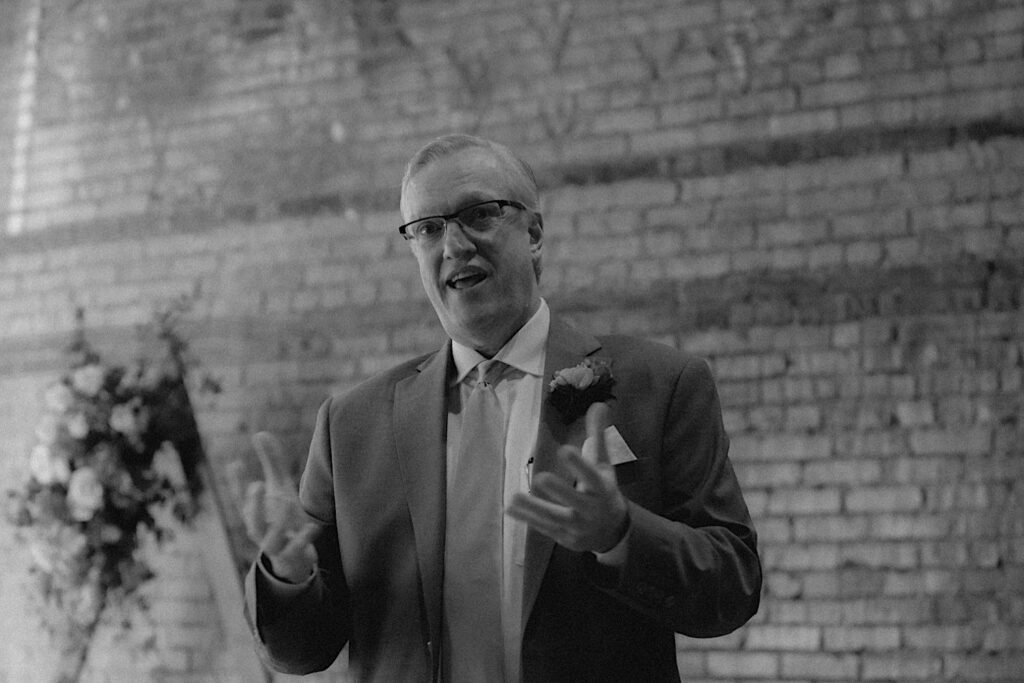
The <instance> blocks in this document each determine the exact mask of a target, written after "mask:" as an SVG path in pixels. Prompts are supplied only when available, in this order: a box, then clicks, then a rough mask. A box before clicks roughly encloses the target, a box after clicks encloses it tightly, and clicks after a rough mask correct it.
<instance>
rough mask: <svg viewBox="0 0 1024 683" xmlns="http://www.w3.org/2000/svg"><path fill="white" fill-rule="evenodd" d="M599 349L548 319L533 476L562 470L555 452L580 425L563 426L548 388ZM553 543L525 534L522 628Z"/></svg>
mask: <svg viewBox="0 0 1024 683" xmlns="http://www.w3.org/2000/svg"><path fill="white" fill-rule="evenodd" d="M600 347H601V344H600V342H598V341H597V339H595V338H594V337H592V336H590V335H588V334H584V333H582V332H580V331H579V330H576V329H574V328H572V327H570V326H569V325H567V324H566V323H564V322H562V321H561V320H559V319H558V318H556V317H555V316H552V317H551V327H550V329H549V331H548V343H547V354H546V357H545V360H544V376H543V378H542V381H543V382H544V398H543V402H542V404H541V409H540V424H539V425H538V427H537V451H536V455H535V456H534V464H533V472H534V474H535V475H536V474H538V473H540V472H551V471H557V470H559V469H561V464H560V463H559V462H558V448H559V447H560V446H561V445H563V444H566V443H569V442H570V441H571V437H572V434H573V431H574V429H579V424H578V423H579V422H581V421H580V420H577V421H576V422H574V423H572V424H569V425H567V424H565V422H563V421H562V418H561V416H560V415H559V414H558V411H557V410H555V409H554V408H552V407H551V404H550V402H549V401H548V400H547V384H548V382H549V381H550V378H551V377H552V376H553V375H554V374H555V372H556V371H557V370H561V369H563V368H568V367H572V366H574V365H576V364H578V363H579V362H580V361H582V360H583V358H585V357H586V356H588V355H589V354H591V353H594V352H595V351H596V350H597V349H599V348H600ZM554 546H555V542H554V541H553V540H552V539H550V538H548V537H547V536H545V535H543V534H541V533H538V532H536V531H534V530H533V529H530V530H528V531H527V534H526V560H525V564H524V567H523V621H522V623H523V628H524V630H525V627H526V624H527V623H528V622H529V619H530V613H531V611H532V610H533V605H534V602H536V600H537V593H538V592H539V591H540V585H541V582H542V580H543V578H544V572H545V571H547V567H548V561H549V560H550V559H551V552H552V550H554Z"/></svg>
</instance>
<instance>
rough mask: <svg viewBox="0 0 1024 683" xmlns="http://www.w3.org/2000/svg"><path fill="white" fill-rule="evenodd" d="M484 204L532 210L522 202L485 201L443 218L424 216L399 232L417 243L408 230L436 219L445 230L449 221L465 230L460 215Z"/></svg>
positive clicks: (406, 225)
mask: <svg viewBox="0 0 1024 683" xmlns="http://www.w3.org/2000/svg"><path fill="white" fill-rule="evenodd" d="M484 204H497V205H498V208H500V209H504V208H505V207H506V206H511V207H512V208H513V209H519V210H520V211H529V210H530V209H529V208H527V206H526V205H525V204H523V203H521V202H517V201H514V200H512V199H485V200H484V201H482V202H476V203H474V204H468V205H466V206H463V207H462V208H461V209H459V210H458V211H456V212H455V213H450V214H448V215H446V216H443V215H437V216H424V217H423V218H417V219H416V220H414V221H409V222H408V223H405V224H403V225H399V226H398V232H399V234H401V235H402V237H404V238H405V239H407V240H414V241H415V239H416V236H415V235H413V234H411V233H409V232H407V228H408V227H409V226H410V225H415V224H416V223H421V222H423V221H429V220H433V219H435V218H438V219H440V220H442V221H444V228H445V230H447V229H448V222H449V221H455V222H456V223H458V224H459V225H461V226H462V227H463V228H465V227H466V224H465V223H463V222H462V221H460V220H459V214H461V213H462V212H463V211H468V210H470V209H475V208H476V207H478V206H483V205H484ZM442 234H443V233H442Z"/></svg>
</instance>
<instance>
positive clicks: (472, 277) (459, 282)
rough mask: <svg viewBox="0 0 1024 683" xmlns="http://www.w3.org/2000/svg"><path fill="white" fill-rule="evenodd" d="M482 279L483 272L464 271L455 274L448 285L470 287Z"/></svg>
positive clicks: (456, 287)
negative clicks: (461, 273) (460, 273)
mask: <svg viewBox="0 0 1024 683" xmlns="http://www.w3.org/2000/svg"><path fill="white" fill-rule="evenodd" d="M483 279H484V274H483V273H465V274H463V275H456V276H455V277H453V278H452V279H451V280H450V281H449V282H448V285H449V286H450V287H453V288H454V289H465V288H467V287H472V286H473V285H475V284H477V283H479V282H480V281H481V280H483Z"/></svg>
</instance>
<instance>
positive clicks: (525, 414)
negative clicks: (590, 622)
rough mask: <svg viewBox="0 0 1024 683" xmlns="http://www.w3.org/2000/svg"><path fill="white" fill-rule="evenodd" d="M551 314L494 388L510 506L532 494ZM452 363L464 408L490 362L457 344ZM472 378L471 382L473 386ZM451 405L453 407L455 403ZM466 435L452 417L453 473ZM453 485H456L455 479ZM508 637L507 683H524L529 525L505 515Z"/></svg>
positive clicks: (544, 309) (544, 312)
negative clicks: (478, 370)
mask: <svg viewBox="0 0 1024 683" xmlns="http://www.w3.org/2000/svg"><path fill="white" fill-rule="evenodd" d="M550 323H551V312H550V310H549V309H548V305H547V303H546V302H545V301H544V300H543V299H542V300H541V302H540V306H539V307H538V309H537V311H536V312H535V313H534V314H533V316H532V317H531V318H530V319H529V320H528V321H527V322H526V324H525V325H523V326H522V327H521V328H520V329H519V331H518V332H517V333H516V334H515V335H514V336H513V337H512V338H511V339H509V340H508V342H507V343H506V344H505V346H503V347H502V348H501V349H500V350H499V351H498V353H497V354H495V356H494V358H495V360H499V361H501V362H503V363H505V364H506V365H508V366H509V367H510V368H513V369H514V370H508V371H506V373H505V375H504V376H503V377H502V379H501V381H499V382H498V383H496V384H495V385H494V392H495V394H497V396H498V401H499V403H500V404H501V408H502V411H503V412H504V413H505V420H506V426H507V429H506V432H505V480H504V506H505V507H507V506H508V504H509V503H510V502H511V500H512V496H513V495H514V494H515V493H516V492H517V491H527V490H529V486H530V482H529V467H530V464H531V463H532V458H533V453H534V450H535V449H536V446H537V428H538V426H539V425H540V410H541V403H542V401H543V398H544V376H543V375H544V358H545V355H546V353H547V338H548V329H549V327H550ZM452 358H453V360H454V362H455V368H456V377H455V380H454V382H453V386H452V389H453V390H454V388H455V387H456V386H457V387H458V390H459V392H460V394H461V403H465V402H466V400H468V398H469V394H470V392H471V391H472V390H473V377H472V375H473V369H474V368H475V367H476V366H477V365H478V364H479V363H481V362H482V361H484V360H486V358H485V357H484V356H483V355H481V354H480V353H479V352H477V351H476V350H474V349H471V348H469V347H467V346H464V345H462V344H459V343H458V342H456V341H452ZM467 378H469V379H468V380H467ZM449 405H451V402H450V403H449ZM461 434H462V418H461V415H460V414H459V413H457V412H453V411H452V410H449V411H448V440H447V446H446V455H447V462H448V471H449V472H450V471H452V463H453V462H454V459H455V457H456V455H457V454H458V452H459V444H460V440H461V439H460V437H461ZM448 484H449V485H451V480H450V479H449V481H448ZM501 523H502V553H501V556H502V577H501V588H502V600H501V613H502V619H501V622H502V624H501V625H502V634H503V636H504V640H505V680H506V681H508V682H510V683H516V682H518V681H519V680H520V671H519V669H520V661H519V655H520V649H521V646H522V642H521V641H522V626H523V625H522V609H523V564H524V560H525V556H526V525H525V524H523V523H522V522H519V521H517V520H514V519H512V518H511V517H508V516H507V515H504V514H502V520H501Z"/></svg>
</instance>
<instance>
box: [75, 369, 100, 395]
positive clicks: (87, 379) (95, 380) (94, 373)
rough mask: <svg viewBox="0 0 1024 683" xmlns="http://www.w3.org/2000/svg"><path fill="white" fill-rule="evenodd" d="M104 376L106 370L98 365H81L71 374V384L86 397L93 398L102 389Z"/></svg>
mask: <svg viewBox="0 0 1024 683" xmlns="http://www.w3.org/2000/svg"><path fill="white" fill-rule="evenodd" d="M106 374H107V373H106V370H104V369H103V366H102V365H99V364H98V363H92V364H90V365H83V366H82V367H80V368H78V369H77V370H75V372H74V374H72V376H71V384H72V385H73V386H74V387H75V389H77V390H78V391H80V392H81V393H83V394H85V395H86V396H95V395H96V394H98V393H100V389H102V388H103V381H104V380H105V379H106Z"/></svg>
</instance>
